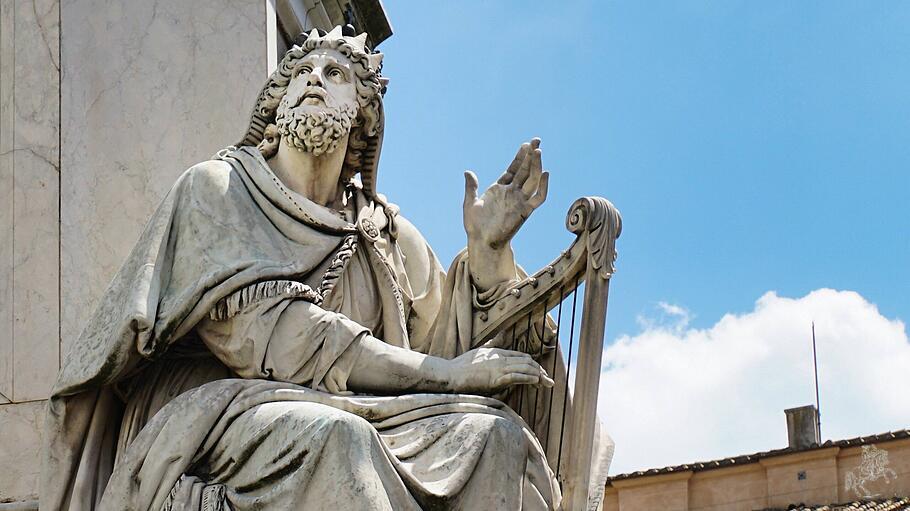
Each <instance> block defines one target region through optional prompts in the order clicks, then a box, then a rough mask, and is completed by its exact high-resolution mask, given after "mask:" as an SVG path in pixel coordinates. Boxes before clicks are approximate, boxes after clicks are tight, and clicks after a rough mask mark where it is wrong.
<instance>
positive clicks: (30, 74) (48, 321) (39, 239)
mask: <svg viewBox="0 0 910 511" xmlns="http://www.w3.org/2000/svg"><path fill="white" fill-rule="evenodd" d="M59 77H60V53H59V10H58V4H57V1H56V0H33V1H23V0H0V502H6V501H7V500H10V499H17V498H21V497H23V496H29V495H33V494H34V493H35V486H36V476H37V472H38V465H37V461H38V460H37V453H38V445H39V441H40V429H41V423H42V421H43V415H44V404H43V402H42V401H40V400H41V399H44V398H46V397H47V393H48V391H49V389H50V386H51V384H52V383H53V378H54V375H55V374H56V373H57V368H58V366H59V359H60V354H59V331H58V329H59V310H60V297H59V276H60V273H59V271H60V268H59V260H60V259H59V253H60V252H59V241H60V234H59V233H60V231H59V215H60V209H59V200H60V197H59V196H60V193H59V192H60V172H59V167H60V165H59V161H60V156H59V155H60V145H59V140H60V137H59V119H60V80H59Z"/></svg>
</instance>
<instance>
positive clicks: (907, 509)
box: [762, 497, 910, 511]
mask: <svg viewBox="0 0 910 511" xmlns="http://www.w3.org/2000/svg"><path fill="white" fill-rule="evenodd" d="M789 510H792V511H910V498H908V497H893V498H890V499H873V500H858V501H855V502H845V503H843V504H828V505H824V506H805V505H802V504H798V505H794V506H790V507H788V508H786V509H784V508H767V509H763V510H762V511H789Z"/></svg>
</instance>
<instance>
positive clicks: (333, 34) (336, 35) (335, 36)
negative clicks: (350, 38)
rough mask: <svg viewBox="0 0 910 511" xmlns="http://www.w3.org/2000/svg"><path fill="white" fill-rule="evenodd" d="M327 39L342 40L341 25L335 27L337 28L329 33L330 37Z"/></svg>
mask: <svg viewBox="0 0 910 511" xmlns="http://www.w3.org/2000/svg"><path fill="white" fill-rule="evenodd" d="M327 37H328V38H329V39H340V38H341V25H335V28H333V29H332V30H331V31H329V35H328V36H327Z"/></svg>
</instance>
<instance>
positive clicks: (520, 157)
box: [497, 142, 539, 185]
mask: <svg viewBox="0 0 910 511" xmlns="http://www.w3.org/2000/svg"><path fill="white" fill-rule="evenodd" d="M538 143H539V142H538ZM530 149H531V144H530V143H529V142H525V143H524V144H521V147H519V148H518V152H516V153H515V159H514V160H512V163H510V164H509V168H507V169H506V171H505V172H503V173H502V175H501V176H499V180H498V181H497V183H499V184H501V185H507V184H511V183H512V180H513V179H514V178H515V174H516V173H517V172H518V169H519V168H521V165H522V163H524V161H525V159H527V156H528V151H529V150H530Z"/></svg>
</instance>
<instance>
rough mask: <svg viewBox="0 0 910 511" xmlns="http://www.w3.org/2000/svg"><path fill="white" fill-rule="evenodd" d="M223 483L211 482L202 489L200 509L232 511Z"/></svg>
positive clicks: (202, 510)
mask: <svg viewBox="0 0 910 511" xmlns="http://www.w3.org/2000/svg"><path fill="white" fill-rule="evenodd" d="M224 494H225V491H224V485H223V484H209V485H206V486H205V488H203V489H202V505H200V506H199V511H230V509H231V508H230V506H229V505H228V503H227V501H226V500H225V496H224Z"/></svg>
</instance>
